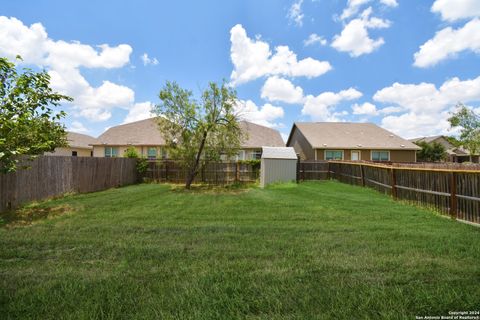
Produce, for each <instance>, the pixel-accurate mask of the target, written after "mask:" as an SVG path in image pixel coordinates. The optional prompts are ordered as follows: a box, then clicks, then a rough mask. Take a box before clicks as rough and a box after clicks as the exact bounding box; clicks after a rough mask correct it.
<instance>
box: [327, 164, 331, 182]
mask: <svg viewBox="0 0 480 320" xmlns="http://www.w3.org/2000/svg"><path fill="white" fill-rule="evenodd" d="M330 179H331V177H330V161H328V162H327V180H330Z"/></svg>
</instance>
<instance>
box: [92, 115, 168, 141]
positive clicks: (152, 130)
mask: <svg viewBox="0 0 480 320" xmlns="http://www.w3.org/2000/svg"><path fill="white" fill-rule="evenodd" d="M101 144H106V145H113V146H126V145H134V146H161V145H164V144H165V140H164V139H163V137H162V135H161V134H160V131H158V124H157V121H156V118H149V119H145V120H140V121H135V122H131V123H127V124H121V125H118V126H115V127H111V128H110V129H108V130H107V131H105V132H104V133H102V134H101V135H100V136H99V137H98V138H97V143H96V145H101Z"/></svg>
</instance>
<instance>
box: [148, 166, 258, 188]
mask: <svg viewBox="0 0 480 320" xmlns="http://www.w3.org/2000/svg"><path fill="white" fill-rule="evenodd" d="M185 177H186V171H185V169H184V167H183V166H182V163H181V162H180V161H175V160H157V161H149V163H148V169H147V172H146V174H145V178H146V179H147V180H150V181H157V182H172V183H184V182H185ZM258 177H259V168H255V167H254V165H252V164H248V163H241V162H236V161H228V162H207V163H205V164H204V165H203V166H202V167H201V169H200V171H199V173H198V175H197V176H196V178H195V180H194V183H205V184H215V185H226V184H231V183H237V182H239V183H244V182H255V181H257V179H258Z"/></svg>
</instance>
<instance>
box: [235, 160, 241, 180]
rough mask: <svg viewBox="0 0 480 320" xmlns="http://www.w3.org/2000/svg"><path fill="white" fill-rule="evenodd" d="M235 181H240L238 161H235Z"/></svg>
mask: <svg viewBox="0 0 480 320" xmlns="http://www.w3.org/2000/svg"><path fill="white" fill-rule="evenodd" d="M235 181H236V182H239V181H240V163H239V162H238V161H237V162H236V165H235Z"/></svg>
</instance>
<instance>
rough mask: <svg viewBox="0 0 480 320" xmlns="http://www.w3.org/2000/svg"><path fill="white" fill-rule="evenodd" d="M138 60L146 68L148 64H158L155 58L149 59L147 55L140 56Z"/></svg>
mask: <svg viewBox="0 0 480 320" xmlns="http://www.w3.org/2000/svg"><path fill="white" fill-rule="evenodd" d="M140 59H142V62H143V65H144V66H148V65H149V64H151V65H154V66H156V65H157V64H158V60H157V58H150V57H149V56H148V54H147V53H144V54H142V55H141V56H140Z"/></svg>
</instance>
